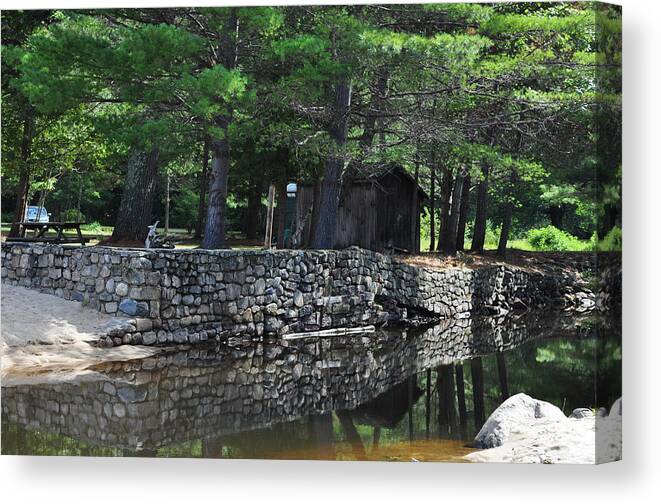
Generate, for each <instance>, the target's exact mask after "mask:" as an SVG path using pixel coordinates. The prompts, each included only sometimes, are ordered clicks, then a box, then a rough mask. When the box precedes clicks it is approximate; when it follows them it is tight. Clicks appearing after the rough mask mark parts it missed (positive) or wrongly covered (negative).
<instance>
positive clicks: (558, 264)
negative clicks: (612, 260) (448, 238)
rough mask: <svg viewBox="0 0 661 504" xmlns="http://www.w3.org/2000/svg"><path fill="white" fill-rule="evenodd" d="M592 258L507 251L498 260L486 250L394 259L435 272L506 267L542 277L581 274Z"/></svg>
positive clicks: (581, 254)
mask: <svg viewBox="0 0 661 504" xmlns="http://www.w3.org/2000/svg"><path fill="white" fill-rule="evenodd" d="M593 257H594V253H593V252H529V251H524V250H516V249H508V250H507V254H506V256H505V257H504V258H503V257H502V256H499V255H498V254H497V252H496V251H495V250H487V251H485V252H484V253H483V254H477V253H474V252H459V253H458V254H457V255H455V256H445V255H441V254H436V253H433V252H428V253H421V254H417V255H399V256H397V258H398V259H399V260H401V261H402V262H405V263H407V264H411V265H413V266H420V267H424V268H430V269H436V270H442V269H448V268H470V269H479V268H485V267H489V266H498V265H503V264H508V265H512V266H517V267H519V268H522V269H525V270H527V271H538V272H542V273H549V272H555V273H557V272H561V271H564V272H568V273H569V272H571V273H576V272H580V271H582V270H583V269H584V268H585V266H586V264H587V263H589V262H590V261H591V259H592V258H593Z"/></svg>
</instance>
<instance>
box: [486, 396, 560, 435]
mask: <svg viewBox="0 0 661 504" xmlns="http://www.w3.org/2000/svg"><path fill="white" fill-rule="evenodd" d="M565 421H567V417H565V415H564V414H563V413H562V411H561V410H560V408H558V407H557V406H554V405H553V404H551V403H548V402H546V401H539V400H537V399H533V398H532V397H530V396H529V395H526V394H516V395H513V396H512V397H510V398H509V399H507V400H506V401H505V402H504V403H503V404H501V405H500V406H499V407H498V408H497V409H496V411H494V412H493V413H492V414H491V416H490V417H489V418H488V419H487V421H486V422H485V424H484V425H483V426H482V429H480V432H478V433H477V436H475V441H474V445H475V447H476V448H495V447H496V446H501V445H503V444H504V443H506V442H507V441H508V439H509V438H510V437H511V436H512V435H517V434H522V433H524V432H527V431H529V429H530V427H531V425H532V424H535V423H548V422H565Z"/></svg>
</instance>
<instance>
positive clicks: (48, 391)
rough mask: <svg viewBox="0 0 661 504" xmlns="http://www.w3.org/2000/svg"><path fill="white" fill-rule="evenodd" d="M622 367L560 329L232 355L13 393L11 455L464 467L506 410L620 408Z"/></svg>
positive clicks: (574, 322)
mask: <svg viewBox="0 0 661 504" xmlns="http://www.w3.org/2000/svg"><path fill="white" fill-rule="evenodd" d="M620 362H621V360H620V338H619V335H618V334H617V333H616V331H615V330H614V329H612V328H610V327H608V326H607V325H604V323H603V321H598V320H595V319H590V318H580V319H579V318H567V317H564V316H559V315H553V316H545V317H543V318H540V317H538V316H534V315H530V316H526V317H524V318H520V319H517V320H515V319H509V320H502V319H501V320H494V319H473V320H456V321H449V322H445V323H443V324H439V325H437V326H434V327H431V328H427V329H424V330H404V329H388V330H382V331H379V332H377V334H375V335H370V336H369V337H355V336H354V337H344V338H338V337H336V338H327V339H322V340H319V339H311V340H303V341H295V342H279V343H275V342H274V343H264V342H237V343H235V344H232V345H223V346H217V347H208V348H197V349H193V350H187V351H180V352H173V353H169V354H166V355H161V356H157V357H151V358H146V359H140V360H132V361H128V362H115V363H111V364H103V365H99V366H96V367H95V368H93V371H94V373H93V374H92V375H91V376H87V377H86V378H85V379H84V380H83V379H79V380H69V381H62V382H49V383H42V384H31V385H19V386H15V387H3V388H2V398H3V400H2V447H1V450H2V454H3V455H8V454H24V455H89V456H156V457H210V458H268V459H330V460H385V461H461V457H462V456H463V455H465V454H466V453H469V452H470V451H471V450H472V448H471V447H470V442H471V441H472V439H473V437H474V436H475V434H476V432H477V430H479V428H480V427H481V425H482V423H483V422H484V420H485V418H486V417H488V415H489V414H490V413H491V412H492V411H493V410H494V409H495V408H496V407H497V406H498V405H499V404H500V403H501V402H502V400H503V399H504V398H506V397H507V396H509V395H513V394H515V393H518V392H525V393H527V394H529V395H531V396H533V397H535V398H538V399H542V400H546V401H549V402H551V403H553V404H556V405H557V406H558V407H560V408H562V409H563V410H564V411H565V413H569V412H571V411H572V409H574V408H576V407H585V406H587V407H594V408H598V407H601V406H606V407H607V406H608V405H610V404H611V403H612V402H613V400H614V399H615V398H617V397H619V395H620V393H621V385H620V379H619V376H620ZM597 363H599V367H598V368H597ZM596 385H598V386H597V387H596ZM595 389H596V390H598V391H599V393H598V394H596V393H595Z"/></svg>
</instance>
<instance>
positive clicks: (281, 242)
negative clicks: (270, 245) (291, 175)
mask: <svg viewBox="0 0 661 504" xmlns="http://www.w3.org/2000/svg"><path fill="white" fill-rule="evenodd" d="M276 192H277V198H278V206H277V208H276V219H275V223H276V226H277V228H278V240H277V243H276V246H277V247H278V248H279V249H283V248H285V217H286V212H287V180H286V179H285V181H284V182H280V183H278V184H277V185H276Z"/></svg>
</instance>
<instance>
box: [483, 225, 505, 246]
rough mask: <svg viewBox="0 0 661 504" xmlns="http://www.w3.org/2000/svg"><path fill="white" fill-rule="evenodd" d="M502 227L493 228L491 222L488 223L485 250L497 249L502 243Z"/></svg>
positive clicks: (485, 234)
mask: <svg viewBox="0 0 661 504" xmlns="http://www.w3.org/2000/svg"><path fill="white" fill-rule="evenodd" d="M500 230H501V226H495V227H494V226H493V225H492V224H491V221H487V229H486V232H485V233H484V248H485V249H497V248H498V242H499V241H500Z"/></svg>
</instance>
